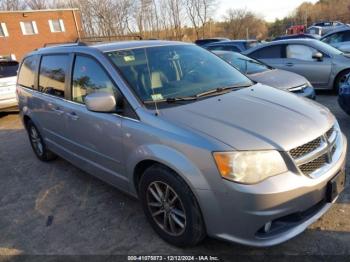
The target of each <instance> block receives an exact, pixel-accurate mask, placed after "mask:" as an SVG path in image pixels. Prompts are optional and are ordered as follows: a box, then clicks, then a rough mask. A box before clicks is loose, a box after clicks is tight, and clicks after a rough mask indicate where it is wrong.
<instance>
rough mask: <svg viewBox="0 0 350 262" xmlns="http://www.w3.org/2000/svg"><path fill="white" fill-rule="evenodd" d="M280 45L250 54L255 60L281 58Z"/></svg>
mask: <svg viewBox="0 0 350 262" xmlns="http://www.w3.org/2000/svg"><path fill="white" fill-rule="evenodd" d="M282 47H283V46H282V45H274V46H267V47H264V48H261V49H259V50H257V51H255V52H253V53H251V54H250V56H251V57H253V58H255V59H273V58H282Z"/></svg>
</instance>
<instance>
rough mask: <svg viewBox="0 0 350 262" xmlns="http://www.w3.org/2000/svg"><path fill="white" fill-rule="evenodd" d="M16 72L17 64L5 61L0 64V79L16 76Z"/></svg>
mask: <svg viewBox="0 0 350 262" xmlns="http://www.w3.org/2000/svg"><path fill="white" fill-rule="evenodd" d="M17 70H18V62H16V61H5V62H0V78H3V77H11V76H16V75H17Z"/></svg>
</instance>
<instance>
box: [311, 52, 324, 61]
mask: <svg viewBox="0 0 350 262" xmlns="http://www.w3.org/2000/svg"><path fill="white" fill-rule="evenodd" d="M312 58H313V59H316V60H317V61H322V60H323V54H322V53H320V52H315V53H313V54H312Z"/></svg>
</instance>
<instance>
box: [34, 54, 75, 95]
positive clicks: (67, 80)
mask: <svg viewBox="0 0 350 262" xmlns="http://www.w3.org/2000/svg"><path fill="white" fill-rule="evenodd" d="M55 55H66V56H67V57H68V67H67V70H66V74H65V85H64V97H59V96H54V95H51V94H47V93H43V92H42V91H41V88H40V86H39V77H40V68H41V63H42V60H43V57H44V56H55ZM71 60H72V53H68V52H57V53H56V52H54V53H48V54H40V56H39V63H38V64H37V69H36V76H35V81H34V82H35V86H36V90H37V91H38V92H39V93H40V94H44V95H49V96H52V97H55V98H58V99H64V100H69V98H68V97H67V93H68V92H67V90H68V89H69V88H68V87H69V86H68V83H70V79H69V78H68V77H69V72H70V70H71Z"/></svg>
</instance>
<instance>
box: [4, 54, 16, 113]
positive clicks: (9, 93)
mask: <svg viewBox="0 0 350 262" xmlns="http://www.w3.org/2000/svg"><path fill="white" fill-rule="evenodd" d="M17 70H18V62H17V61H1V60H0V112H1V111H11V110H13V109H16V108H17V107H18V102H17V98H16V81H17Z"/></svg>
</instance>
